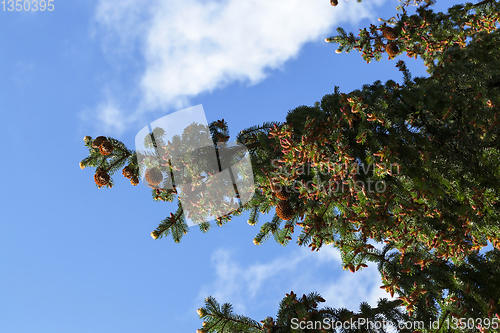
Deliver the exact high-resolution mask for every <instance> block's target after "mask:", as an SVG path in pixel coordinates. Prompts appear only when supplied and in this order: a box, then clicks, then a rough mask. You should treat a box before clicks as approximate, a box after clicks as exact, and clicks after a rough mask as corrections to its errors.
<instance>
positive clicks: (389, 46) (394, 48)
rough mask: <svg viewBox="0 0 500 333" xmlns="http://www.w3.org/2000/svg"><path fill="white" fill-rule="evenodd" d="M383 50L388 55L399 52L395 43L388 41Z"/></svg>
mask: <svg viewBox="0 0 500 333" xmlns="http://www.w3.org/2000/svg"><path fill="white" fill-rule="evenodd" d="M385 51H386V52H387V53H388V54H389V55H390V56H395V55H396V54H398V53H399V48H398V46H397V45H396V43H393V42H390V43H389V44H387V46H386V47H385Z"/></svg>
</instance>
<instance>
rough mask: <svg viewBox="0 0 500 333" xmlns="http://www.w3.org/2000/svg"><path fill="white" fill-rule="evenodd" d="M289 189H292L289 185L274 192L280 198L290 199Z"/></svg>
mask: <svg viewBox="0 0 500 333" xmlns="http://www.w3.org/2000/svg"><path fill="white" fill-rule="evenodd" d="M289 190H290V189H289V188H288V186H282V187H281V189H280V190H279V191H278V190H276V191H275V192H274V194H275V195H276V197H277V198H278V199H280V200H288V198H290V191H289Z"/></svg>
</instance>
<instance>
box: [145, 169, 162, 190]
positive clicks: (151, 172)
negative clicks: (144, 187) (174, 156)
mask: <svg viewBox="0 0 500 333" xmlns="http://www.w3.org/2000/svg"><path fill="white" fill-rule="evenodd" d="M144 178H146V181H147V182H148V183H149V184H150V185H153V186H156V185H158V184H160V183H161V182H162V181H163V175H162V173H161V171H160V170H159V169H158V168H151V169H147V170H146V173H145V175H144Z"/></svg>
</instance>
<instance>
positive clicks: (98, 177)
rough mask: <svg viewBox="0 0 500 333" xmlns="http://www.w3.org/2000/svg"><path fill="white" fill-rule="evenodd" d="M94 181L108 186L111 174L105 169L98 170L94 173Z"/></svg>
mask: <svg viewBox="0 0 500 333" xmlns="http://www.w3.org/2000/svg"><path fill="white" fill-rule="evenodd" d="M94 181H95V183H96V184H97V186H99V187H101V186H106V185H107V184H108V183H109V175H108V174H107V173H106V172H105V171H97V172H96V174H95V175H94Z"/></svg>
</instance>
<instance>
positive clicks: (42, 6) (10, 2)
mask: <svg viewBox="0 0 500 333" xmlns="http://www.w3.org/2000/svg"><path fill="white" fill-rule="evenodd" d="M0 4H1V5H2V9H3V11H4V12H5V11H9V12H13V11H17V12H20V11H25V12H28V11H34V12H36V11H41V12H44V11H45V10H47V11H49V12H51V11H53V10H54V0H2V1H1V2H0Z"/></svg>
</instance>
